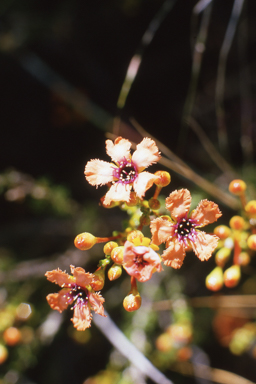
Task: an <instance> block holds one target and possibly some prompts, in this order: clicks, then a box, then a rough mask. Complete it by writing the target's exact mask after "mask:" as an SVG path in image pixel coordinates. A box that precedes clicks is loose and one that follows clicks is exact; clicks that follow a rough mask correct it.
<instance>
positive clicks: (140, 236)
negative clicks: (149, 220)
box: [127, 230, 144, 243]
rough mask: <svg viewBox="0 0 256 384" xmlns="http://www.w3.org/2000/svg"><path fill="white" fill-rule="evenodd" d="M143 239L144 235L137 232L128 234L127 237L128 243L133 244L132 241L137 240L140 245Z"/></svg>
mask: <svg viewBox="0 0 256 384" xmlns="http://www.w3.org/2000/svg"><path fill="white" fill-rule="evenodd" d="M143 238H144V235H143V233H142V232H141V231H139V230H134V231H132V232H130V233H129V235H128V236H127V240H128V241H130V243H133V240H134V239H139V242H140V243H141V242H142V240H143Z"/></svg>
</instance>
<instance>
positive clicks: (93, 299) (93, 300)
mask: <svg viewBox="0 0 256 384" xmlns="http://www.w3.org/2000/svg"><path fill="white" fill-rule="evenodd" d="M88 298H89V302H90V305H91V307H92V309H93V310H94V312H96V313H98V315H101V316H104V317H106V316H105V315H104V307H103V303H104V301H105V299H104V297H102V296H101V294H100V293H98V292H88Z"/></svg>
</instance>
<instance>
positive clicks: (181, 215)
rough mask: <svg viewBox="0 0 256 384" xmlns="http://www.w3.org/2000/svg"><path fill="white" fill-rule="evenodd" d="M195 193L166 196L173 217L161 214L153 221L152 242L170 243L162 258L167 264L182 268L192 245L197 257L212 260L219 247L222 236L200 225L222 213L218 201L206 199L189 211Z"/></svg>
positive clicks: (178, 193)
mask: <svg viewBox="0 0 256 384" xmlns="http://www.w3.org/2000/svg"><path fill="white" fill-rule="evenodd" d="M190 205H191V195H190V192H189V191H188V190H187V189H180V190H176V191H174V192H172V193H171V194H170V195H169V197H167V198H166V208H167V209H168V210H169V212H170V214H171V218H170V219H169V218H168V217H166V216H164V217H159V218H157V219H155V220H153V221H152V222H151V225H150V228H151V232H152V234H153V237H152V242H153V243H155V244H158V245H159V244H161V243H166V250H165V251H164V252H163V255H162V259H163V261H164V264H165V265H167V266H171V267H173V268H180V267H181V265H182V263H183V260H184V257H185V255H186V250H188V249H190V247H192V249H193V251H194V252H195V254H196V255H197V257H198V258H199V259H200V260H201V261H204V260H208V259H209V258H210V257H211V255H212V253H213V251H214V249H215V248H216V247H217V244H218V240H219V238H218V237H217V236H215V235H210V234H207V233H205V232H203V231H200V230H199V228H201V227H204V226H205V225H207V224H210V223H213V222H214V221H216V220H217V219H218V218H219V217H220V216H221V215H222V214H221V212H220V210H219V207H218V205H217V204H215V203H213V202H212V201H208V200H202V201H201V202H200V203H199V204H198V206H197V208H196V209H195V210H193V211H192V212H191V213H190V214H189V208H190Z"/></svg>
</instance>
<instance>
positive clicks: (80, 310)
mask: <svg viewBox="0 0 256 384" xmlns="http://www.w3.org/2000/svg"><path fill="white" fill-rule="evenodd" d="M91 320H92V315H91V311H90V308H89V305H88V304H83V303H78V304H77V305H75V308H74V315H73V318H72V319H71V321H72V322H73V324H74V327H75V328H76V329H77V330H78V331H84V330H85V329H86V328H89V327H90V326H91Z"/></svg>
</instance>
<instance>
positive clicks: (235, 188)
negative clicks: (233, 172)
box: [228, 179, 247, 196]
mask: <svg viewBox="0 0 256 384" xmlns="http://www.w3.org/2000/svg"><path fill="white" fill-rule="evenodd" d="M246 187H247V185H246V184H245V182H244V181H243V180H240V179H236V180H233V181H231V183H230V184H229V187H228V189H229V192H231V193H233V195H237V196H241V195H242V194H243V193H244V191H245V190H246Z"/></svg>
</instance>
